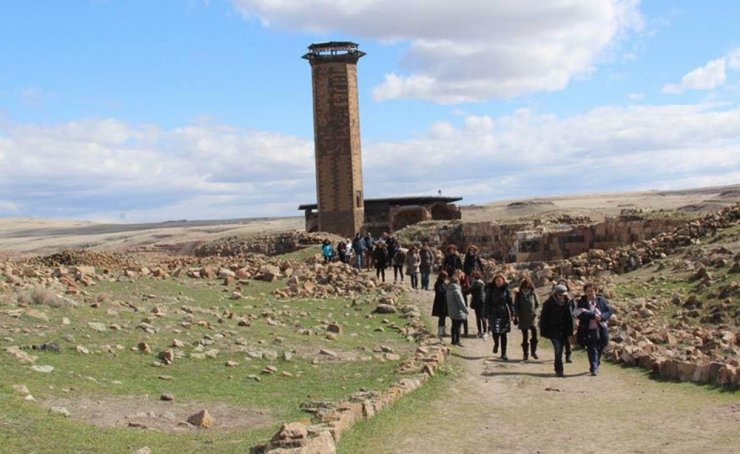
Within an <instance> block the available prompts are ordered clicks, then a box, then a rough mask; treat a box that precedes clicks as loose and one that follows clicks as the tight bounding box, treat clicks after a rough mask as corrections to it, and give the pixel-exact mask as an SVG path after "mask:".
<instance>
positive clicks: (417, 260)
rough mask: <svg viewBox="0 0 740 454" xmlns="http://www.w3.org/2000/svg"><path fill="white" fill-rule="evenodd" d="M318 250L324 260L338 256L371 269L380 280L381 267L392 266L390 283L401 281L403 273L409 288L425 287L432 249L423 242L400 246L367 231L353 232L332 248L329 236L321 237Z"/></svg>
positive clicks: (387, 267) (342, 260) (432, 263)
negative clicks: (323, 238) (353, 233)
mask: <svg viewBox="0 0 740 454" xmlns="http://www.w3.org/2000/svg"><path fill="white" fill-rule="evenodd" d="M322 254H323V256H324V262H325V263H328V262H331V261H333V260H339V261H341V262H344V263H349V264H353V265H354V266H355V267H356V268H358V269H374V270H375V275H376V277H377V278H378V279H380V280H381V281H383V282H385V271H386V270H387V269H389V268H393V282H394V283H398V282H404V276H408V277H409V282H410V283H411V288H414V289H418V288H420V289H422V290H429V276H430V275H431V274H432V270H433V267H434V253H433V252H432V249H431V248H430V247H429V245H428V244H427V243H424V244H422V245H421V246H420V247H419V246H416V245H412V246H411V247H410V248H404V247H402V245H401V243H400V242H399V241H398V240H397V239H396V238H395V237H394V236H393V235H389V234H387V233H384V234H383V235H381V237H380V238H378V239H377V240H375V239H373V237H372V236H371V235H370V234H369V233H366V234H365V235H364V236H363V235H361V234H360V233H357V234H356V235H355V237H354V238H353V239H352V241H346V242H345V241H340V242H339V244H338V245H337V250H336V251H334V248H333V246H332V244H331V242H330V241H329V240H324V243H323V244H322Z"/></svg>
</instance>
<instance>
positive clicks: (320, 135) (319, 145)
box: [311, 58, 364, 237]
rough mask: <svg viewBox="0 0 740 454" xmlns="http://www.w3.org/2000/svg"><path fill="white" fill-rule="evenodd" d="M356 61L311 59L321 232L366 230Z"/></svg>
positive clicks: (340, 233)
mask: <svg viewBox="0 0 740 454" xmlns="http://www.w3.org/2000/svg"><path fill="white" fill-rule="evenodd" d="M356 63H357V61H356V59H355V60H354V61H352V60H351V59H348V60H346V61H332V60H326V61H324V60H322V59H320V58H317V59H314V60H312V61H311V68H312V79H313V101H314V141H315V152H316V193H317V194H316V195H317V201H318V206H319V210H318V211H319V230H321V231H323V232H330V233H336V234H339V235H342V236H345V237H352V236H354V234H355V232H359V231H360V229H361V228H362V224H363V220H364V212H363V200H364V194H363V186H362V156H361V143H360V114H359V103H358V97H357V64H356Z"/></svg>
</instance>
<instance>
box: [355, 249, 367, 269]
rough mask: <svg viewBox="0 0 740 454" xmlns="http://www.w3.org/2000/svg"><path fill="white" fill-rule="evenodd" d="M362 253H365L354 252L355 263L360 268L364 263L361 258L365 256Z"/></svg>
mask: <svg viewBox="0 0 740 454" xmlns="http://www.w3.org/2000/svg"><path fill="white" fill-rule="evenodd" d="M364 255H365V254H363V253H362V252H356V253H355V257H356V258H357V264H356V266H357V268H358V269H360V270H361V269H362V266H363V265H364V264H365V261H364V260H363V259H364V258H365V257H364Z"/></svg>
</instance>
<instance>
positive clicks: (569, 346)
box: [553, 279, 576, 363]
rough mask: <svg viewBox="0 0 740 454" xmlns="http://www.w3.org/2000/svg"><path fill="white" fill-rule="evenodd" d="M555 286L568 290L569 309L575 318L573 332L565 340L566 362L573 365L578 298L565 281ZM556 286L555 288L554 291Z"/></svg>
mask: <svg viewBox="0 0 740 454" xmlns="http://www.w3.org/2000/svg"><path fill="white" fill-rule="evenodd" d="M555 285H563V286H565V288H567V289H568V293H567V295H568V308H569V309H570V313H571V316H572V318H573V332H572V333H570V334H569V335H568V338H567V339H566V340H565V362H566V363H572V362H573V360H572V359H571V357H572V356H573V346H574V345H575V343H576V339H575V329H576V316H575V311H576V297H575V295H574V294H573V292H571V291H570V285H568V281H566V280H565V279H560V280H558V282H557V284H555ZM554 288H555V286H553V289H554Z"/></svg>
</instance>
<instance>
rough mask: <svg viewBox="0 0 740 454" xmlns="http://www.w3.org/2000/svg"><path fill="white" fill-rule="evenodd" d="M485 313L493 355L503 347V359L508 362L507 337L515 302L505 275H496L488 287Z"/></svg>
mask: <svg viewBox="0 0 740 454" xmlns="http://www.w3.org/2000/svg"><path fill="white" fill-rule="evenodd" d="M483 312H484V314H485V316H486V317H487V318H488V327H489V328H490V330H491V334H492V335H493V353H494V354H496V353H498V347H499V345H501V359H503V360H504V361H508V359H509V358H508V357H507V356H506V344H507V338H506V336H507V333H508V332H509V331H511V318H512V315H513V314H514V301H513V300H512V298H511V290H509V284H507V283H506V279H505V278H504V275H503V274H500V273H499V274H497V275H495V276H494V277H493V281H492V282H491V283H489V284H488V285H487V286H486V302H485V304H484V305H483Z"/></svg>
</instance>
